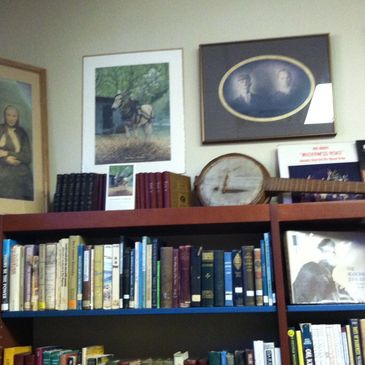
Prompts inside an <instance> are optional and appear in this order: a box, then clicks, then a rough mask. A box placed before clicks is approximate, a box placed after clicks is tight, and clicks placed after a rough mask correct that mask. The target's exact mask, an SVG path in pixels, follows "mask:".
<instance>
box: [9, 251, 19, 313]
mask: <svg viewBox="0 0 365 365" xmlns="http://www.w3.org/2000/svg"><path fill="white" fill-rule="evenodd" d="M21 251H22V246H21V245H15V246H13V247H12V249H11V253H10V294H9V310H10V311H19V310H20V308H21V305H20V299H21V295H20V290H21V289H20V287H21V285H20V280H21V271H20V270H21V263H22V258H21Z"/></svg>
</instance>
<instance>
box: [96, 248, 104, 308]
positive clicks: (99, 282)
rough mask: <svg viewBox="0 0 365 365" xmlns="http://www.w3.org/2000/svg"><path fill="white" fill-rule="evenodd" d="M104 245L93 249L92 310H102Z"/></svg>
mask: <svg viewBox="0 0 365 365" xmlns="http://www.w3.org/2000/svg"><path fill="white" fill-rule="evenodd" d="M103 287H104V245H95V247H94V309H102V308H103Z"/></svg>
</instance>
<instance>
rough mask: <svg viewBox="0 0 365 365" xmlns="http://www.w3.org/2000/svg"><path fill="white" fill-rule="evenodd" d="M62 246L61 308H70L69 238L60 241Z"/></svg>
mask: <svg viewBox="0 0 365 365" xmlns="http://www.w3.org/2000/svg"><path fill="white" fill-rule="evenodd" d="M59 244H60V248H61V265H60V274H61V281H60V306H59V309H60V310H67V308H68V255H69V252H68V245H69V239H68V238H63V239H61V241H60V242H59Z"/></svg>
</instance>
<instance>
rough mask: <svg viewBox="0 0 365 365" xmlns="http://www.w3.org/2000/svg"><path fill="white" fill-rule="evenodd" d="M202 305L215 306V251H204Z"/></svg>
mask: <svg viewBox="0 0 365 365" xmlns="http://www.w3.org/2000/svg"><path fill="white" fill-rule="evenodd" d="M201 295H202V301H201V305H202V307H213V306H214V251H213V250H203V252H202V293H201Z"/></svg>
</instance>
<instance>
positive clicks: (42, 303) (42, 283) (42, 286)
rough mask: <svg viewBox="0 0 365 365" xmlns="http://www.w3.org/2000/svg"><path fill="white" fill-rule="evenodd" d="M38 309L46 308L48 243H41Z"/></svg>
mask: <svg viewBox="0 0 365 365" xmlns="http://www.w3.org/2000/svg"><path fill="white" fill-rule="evenodd" d="M38 285H39V290H38V309H39V310H45V309H46V244H45V243H41V244H39V279H38Z"/></svg>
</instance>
